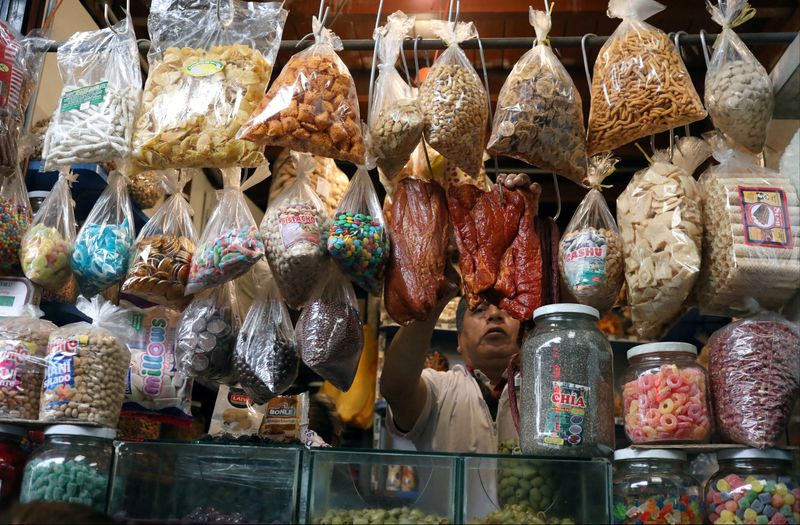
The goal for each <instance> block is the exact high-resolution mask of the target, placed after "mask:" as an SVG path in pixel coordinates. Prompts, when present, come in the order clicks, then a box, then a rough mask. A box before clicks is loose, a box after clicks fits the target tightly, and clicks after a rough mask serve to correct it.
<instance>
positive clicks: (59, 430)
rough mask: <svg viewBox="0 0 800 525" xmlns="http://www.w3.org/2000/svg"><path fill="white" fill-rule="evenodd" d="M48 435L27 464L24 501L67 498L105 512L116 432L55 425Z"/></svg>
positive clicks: (47, 431) (46, 432) (64, 499)
mask: <svg viewBox="0 0 800 525" xmlns="http://www.w3.org/2000/svg"><path fill="white" fill-rule="evenodd" d="M44 434H45V442H44V445H42V447H41V448H40V449H39V450H37V451H36V452H34V453H33V454H31V457H30V460H29V461H28V464H27V466H26V467H25V477H24V478H23V480H22V494H21V496H20V501H22V502H23V503H26V502H29V501H40V500H45V501H66V502H69V503H80V504H82V505H86V506H89V507H92V508H93V509H94V510H96V511H98V512H105V510H106V498H107V495H108V484H109V477H110V474H111V461H112V456H113V446H112V445H113V440H114V437H115V436H116V432H115V431H114V430H112V429H109V428H95V427H79V426H75V425H54V426H51V427H49V428H48V429H46V430H45V431H44Z"/></svg>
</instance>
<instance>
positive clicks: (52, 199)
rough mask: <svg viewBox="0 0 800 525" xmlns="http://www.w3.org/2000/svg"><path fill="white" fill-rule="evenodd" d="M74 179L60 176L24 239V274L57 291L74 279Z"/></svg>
mask: <svg viewBox="0 0 800 525" xmlns="http://www.w3.org/2000/svg"><path fill="white" fill-rule="evenodd" d="M74 180H75V176H74V175H73V174H72V173H70V172H69V171H62V172H61V173H59V176H58V180H57V181H56V183H55V185H53V189H52V190H50V193H48V194H47V197H45V199H44V202H42V205H41V206H40V207H39V210H38V211H37V212H36V216H34V218H33V224H32V226H31V228H30V229H29V230H28V231H27V233H25V236H24V237H23V238H22V251H21V253H20V257H21V261H22V271H23V272H24V273H25V277H27V278H28V279H30V280H31V281H33V282H34V283H36V284H38V285H39V286H41V287H43V288H45V289H47V290H50V291H57V290H59V289H61V287H63V286H64V285H65V284H67V281H69V280H70V277H72V267H71V266H70V261H71V259H72V243H73V242H75V212H74V211H73V209H72V195H71V194H70V184H71V183H72V182H73V181H74Z"/></svg>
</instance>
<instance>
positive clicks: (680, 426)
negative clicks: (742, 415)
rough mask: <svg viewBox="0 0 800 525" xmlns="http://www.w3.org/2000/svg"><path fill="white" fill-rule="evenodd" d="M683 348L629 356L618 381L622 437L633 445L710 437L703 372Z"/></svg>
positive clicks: (637, 349)
mask: <svg viewBox="0 0 800 525" xmlns="http://www.w3.org/2000/svg"><path fill="white" fill-rule="evenodd" d="M696 358H697V348H695V346H694V345H690V344H687V343H650V344H646V345H639V346H634V347H633V348H631V349H630V350H628V362H629V363H630V364H629V366H628V369H627V370H626V371H625V373H624V374H623V376H622V385H623V387H622V402H623V411H624V419H625V434H626V435H627V436H628V439H630V440H631V442H632V443H706V442H707V441H708V440H709V438H710V437H711V415H710V414H711V410H710V408H709V406H710V405H709V399H710V398H709V395H708V378H707V376H706V370H705V368H703V367H702V366H700V365H699V364H697V361H696V360H695V359H696Z"/></svg>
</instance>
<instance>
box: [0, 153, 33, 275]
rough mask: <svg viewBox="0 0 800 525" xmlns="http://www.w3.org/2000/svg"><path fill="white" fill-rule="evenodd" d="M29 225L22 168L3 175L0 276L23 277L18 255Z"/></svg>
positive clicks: (0, 191)
mask: <svg viewBox="0 0 800 525" xmlns="http://www.w3.org/2000/svg"><path fill="white" fill-rule="evenodd" d="M30 222H31V205H30V201H28V190H27V189H26V188H25V180H24V179H23V178H22V172H21V171H20V169H19V166H17V167H16V168H15V169H14V170H12V171H10V172H8V173H2V172H0V275H9V276H11V275H22V268H21V267H20V257H19V255H20V254H19V252H20V247H21V246H22V237H23V236H24V235H25V232H26V231H28V225H29V224H30Z"/></svg>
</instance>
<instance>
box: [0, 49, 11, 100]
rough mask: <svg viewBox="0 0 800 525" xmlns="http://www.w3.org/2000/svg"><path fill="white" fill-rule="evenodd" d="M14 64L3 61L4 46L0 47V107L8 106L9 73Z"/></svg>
mask: <svg viewBox="0 0 800 525" xmlns="http://www.w3.org/2000/svg"><path fill="white" fill-rule="evenodd" d="M13 64H14V62H11V61H7V60H6V59H5V46H2V45H0V105H3V106H6V105H8V97H9V94H10V91H11V71H12V70H13Z"/></svg>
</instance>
